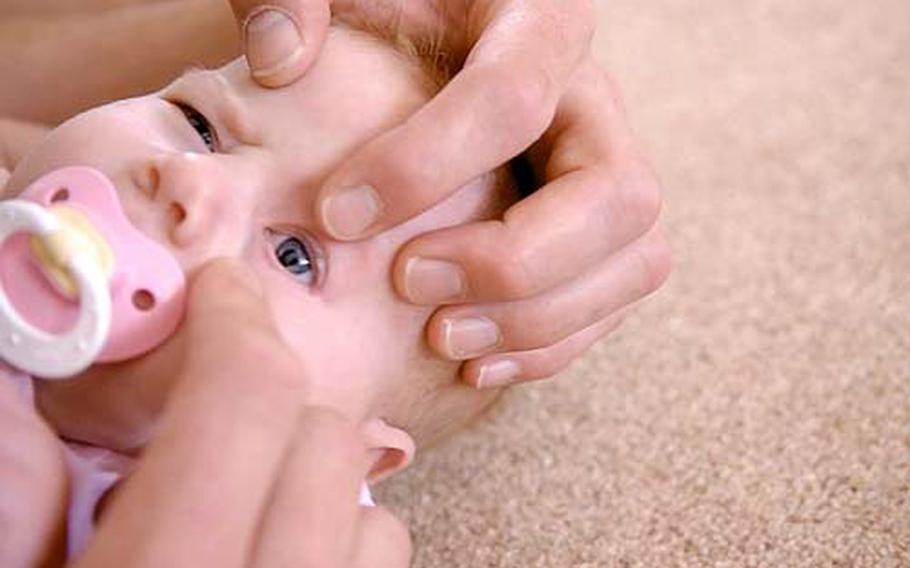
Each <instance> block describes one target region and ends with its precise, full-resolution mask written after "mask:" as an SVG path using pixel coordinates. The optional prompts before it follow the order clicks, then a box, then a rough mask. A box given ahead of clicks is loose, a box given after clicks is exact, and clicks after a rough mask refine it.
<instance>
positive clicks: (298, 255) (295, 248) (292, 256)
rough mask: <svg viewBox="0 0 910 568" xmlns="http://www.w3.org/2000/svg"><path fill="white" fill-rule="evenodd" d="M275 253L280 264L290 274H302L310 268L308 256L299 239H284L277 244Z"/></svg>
mask: <svg viewBox="0 0 910 568" xmlns="http://www.w3.org/2000/svg"><path fill="white" fill-rule="evenodd" d="M276 254H277V257H278V262H280V263H281V266H283V267H285V268H287V269H288V271H289V272H291V273H292V274H304V273H306V272H307V271H309V270H310V257H309V255H308V254H307V251H306V246H304V244H303V243H302V242H301V241H300V239H296V238H293V237H291V238H289V239H285V240H284V241H282V242H281V244H280V245H278V250H277V251H276Z"/></svg>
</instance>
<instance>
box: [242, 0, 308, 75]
mask: <svg viewBox="0 0 910 568" xmlns="http://www.w3.org/2000/svg"><path fill="white" fill-rule="evenodd" d="M245 33H246V57H247V62H248V63H249V65H250V69H251V70H252V73H253V76H254V77H257V78H264V77H265V78H267V77H270V76H272V75H275V74H277V73H280V72H281V71H284V70H285V69H287V68H288V67H290V66H291V65H294V64H295V63H296V62H297V60H298V59H300V57H301V56H302V55H303V38H301V36H300V30H298V29H297V25H296V24H294V21H293V20H292V19H291V18H290V16H288V15H287V14H285V13H284V12H281V11H280V10H263V11H261V12H257V13H255V14H253V15H252V16H250V18H249V19H248V20H247V22H246V26H245Z"/></svg>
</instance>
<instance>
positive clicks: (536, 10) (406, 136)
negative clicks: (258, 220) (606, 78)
mask: <svg viewBox="0 0 910 568" xmlns="http://www.w3.org/2000/svg"><path fill="white" fill-rule="evenodd" d="M591 11H592V10H591V3H590V2H588V1H584V2H572V3H568V4H565V3H555V2H546V1H542V0H541V1H534V0H525V1H512V2H497V3H494V7H493V8H491V9H488V10H487V14H486V16H485V19H483V20H481V21H480V22H479V25H478V27H479V28H480V29H482V30H483V32H482V35H481V36H480V37H479V38H478V40H477V43H476V44H475V46H474V49H473V50H472V52H471V54H470V56H469V57H468V60H467V62H466V63H465V66H464V68H463V70H462V71H461V72H460V73H458V74H457V75H456V76H455V77H454V78H453V79H452V81H451V82H450V83H449V84H448V85H447V86H446V87H445V88H443V90H442V91H441V92H440V93H439V94H438V95H437V96H436V97H435V98H434V99H433V100H432V101H430V102H429V103H428V104H427V105H426V106H425V107H423V108H422V109H420V110H419V111H418V112H417V113H416V114H414V115H413V116H412V117H411V118H410V119H409V120H408V121H407V122H405V123H404V124H403V125H401V126H399V127H397V128H394V129H393V130H391V131H389V132H387V133H385V134H384V135H382V136H380V137H379V138H377V139H375V140H374V141H372V142H370V143H369V144H367V145H366V146H365V147H364V148H362V149H361V150H360V151H359V152H358V153H357V154H355V155H354V156H353V157H352V158H351V159H350V160H348V161H347V162H346V163H345V164H344V166H343V167H342V168H341V169H340V170H339V171H338V172H337V173H336V174H335V175H333V176H332V177H331V178H330V179H329V180H328V181H327V182H326V184H325V186H324V187H323V189H322V191H321V192H320V196H319V198H318V200H317V204H316V208H317V209H316V212H317V218H318V219H319V221H320V224H321V225H322V228H323V229H324V230H325V231H326V232H327V233H328V234H329V235H331V236H332V237H334V238H336V239H340V240H353V239H359V238H365V237H368V236H370V235H373V234H376V233H378V232H381V231H383V230H385V229H387V228H389V227H391V226H394V225H396V224H398V223H400V222H402V221H404V220H405V219H408V218H410V217H413V216H414V215H416V214H417V213H420V212H421V211H424V210H426V209H428V208H429V207H430V206H432V205H433V204H435V203H437V202H439V201H440V200H442V198H443V197H445V196H446V195H448V194H450V193H452V192H453V191H455V190H456V189H458V188H460V187H462V186H463V185H465V184H467V183H468V182H469V181H471V180H472V179H474V178H476V177H478V176H480V175H482V174H484V173H486V172H489V171H490V170H492V169H494V168H495V167H497V166H499V165H501V164H503V163H505V162H506V161H508V160H509V159H511V158H512V157H514V156H516V155H518V154H519V153H521V152H522V151H523V150H525V149H526V148H528V147H529V146H530V145H531V144H532V143H533V142H534V141H535V140H537V138H539V137H540V135H541V134H542V133H543V132H544V131H545V130H546V128H547V126H548V125H549V124H550V121H551V120H552V118H553V115H554V112H555V109H556V105H557V102H558V100H559V97H560V95H561V94H562V91H563V89H564V88H565V86H566V84H567V83H568V79H569V76H570V75H571V74H572V72H573V70H574V69H575V68H576V67H577V66H578V65H579V63H580V61H581V59H582V57H583V56H584V54H585V53H586V51H587V50H588V48H589V44H590V38H591V35H592V32H593V29H592V27H591V21H592V19H593V18H591ZM478 13H483V12H482V11H481V10H479V9H478Z"/></svg>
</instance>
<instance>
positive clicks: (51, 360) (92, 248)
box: [0, 167, 186, 379]
mask: <svg viewBox="0 0 910 568" xmlns="http://www.w3.org/2000/svg"><path fill="white" fill-rule="evenodd" d="M185 293H186V279H185V277H184V274H183V271H182V270H181V268H180V265H179V264H178V263H177V261H176V259H175V258H174V257H173V256H172V255H171V254H170V253H169V252H168V251H167V250H166V249H165V248H164V247H162V246H161V245H159V244H158V243H156V242H155V241H153V240H151V239H150V238H148V237H146V236H145V235H143V234H142V233H141V232H140V231H139V230H138V229H136V228H135V227H133V226H132V224H131V223H130V222H129V220H128V219H127V217H126V215H125V214H124V213H123V209H122V208H121V206H120V201H119V199H118V197H117V191H116V189H115V188H114V185H113V183H111V181H110V180H109V179H108V178H107V177H106V176H105V175H104V174H102V173H101V172H99V171H97V170H94V169H92V168H87V167H68V168H62V169H59V170H56V171H53V172H51V173H49V174H47V175H45V176H44V177H42V178H41V179H39V180H38V181H36V182H35V183H33V184H32V185H31V186H29V187H28V189H26V190H25V191H24V192H23V193H22V194H21V195H20V196H19V197H18V198H17V199H12V200H8V201H2V202H0V360H2V361H5V362H6V363H7V364H9V365H12V366H13V367H16V368H18V369H19V370H21V371H23V372H26V373H29V374H31V375H34V376H36V377H40V378H43V379H63V378H68V377H72V376H74V375H77V374H79V373H80V372H82V371H83V370H85V369H86V368H88V367H89V366H90V365H92V364H93V363H112V362H116V361H123V360H126V359H130V358H133V357H136V356H138V355H142V354H143V353H146V352H148V351H150V350H151V349H153V348H155V347H157V346H158V345H160V344H161V343H163V342H164V341H165V340H166V339H167V338H168V337H170V336H171V334H172V333H173V332H174V330H175V329H176V328H177V325H178V324H179V322H180V319H181V317H182V315H183V310H184V304H185Z"/></svg>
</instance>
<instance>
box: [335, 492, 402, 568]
mask: <svg viewBox="0 0 910 568" xmlns="http://www.w3.org/2000/svg"><path fill="white" fill-rule="evenodd" d="M361 509H362V515H361V519H360V525H359V534H360V541H359V543H358V546H357V548H356V550H355V553H354V558H353V561H352V562H351V564H350V568H376V567H377V566H381V567H382V568H407V567H408V566H410V565H411V555H412V553H413V545H412V543H411V535H410V533H409V532H408V529H407V527H405V526H404V524H402V522H401V521H400V520H398V518H396V517H395V516H394V515H393V514H392V513H391V512H389V511H388V510H387V509H385V508H383V507H362V508H361Z"/></svg>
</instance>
